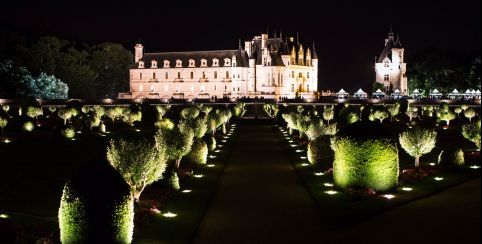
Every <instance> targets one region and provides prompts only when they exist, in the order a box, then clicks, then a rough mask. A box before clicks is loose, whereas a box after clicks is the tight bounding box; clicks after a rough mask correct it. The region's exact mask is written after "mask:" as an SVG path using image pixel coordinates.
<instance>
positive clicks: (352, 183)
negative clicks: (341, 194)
mask: <svg viewBox="0 0 482 244" xmlns="http://www.w3.org/2000/svg"><path fill="white" fill-rule="evenodd" d="M367 133H368V134H369V135H370V136H369V137H368V138H366V137H364V136H363V135H367ZM331 148H332V149H333V151H334V155H335V158H334V162H333V180H334V182H335V185H336V186H337V187H338V188H341V189H346V188H349V187H366V188H370V189H373V190H375V191H381V192H383V191H388V190H390V189H392V188H394V187H396V186H397V184H398V175H399V161H398V148H397V146H396V143H394V142H393V140H391V139H390V136H389V133H388V130H387V129H386V128H385V127H384V126H383V125H380V124H379V123H375V122H363V123H362V122H356V123H354V124H352V125H350V126H348V127H347V128H346V129H345V130H344V131H342V132H340V133H339V135H337V136H336V137H335V138H333V139H332V142H331Z"/></svg>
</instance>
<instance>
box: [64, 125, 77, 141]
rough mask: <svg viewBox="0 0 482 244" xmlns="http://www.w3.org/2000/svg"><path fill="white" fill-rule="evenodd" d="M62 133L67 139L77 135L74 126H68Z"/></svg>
mask: <svg viewBox="0 0 482 244" xmlns="http://www.w3.org/2000/svg"><path fill="white" fill-rule="evenodd" d="M62 135H63V136H64V137H65V138H67V139H72V138H74V137H75V130H74V128H72V127H67V128H64V129H62Z"/></svg>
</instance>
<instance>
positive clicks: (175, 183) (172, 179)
mask: <svg viewBox="0 0 482 244" xmlns="http://www.w3.org/2000/svg"><path fill="white" fill-rule="evenodd" d="M169 173H170V176H169V178H168V179H167V184H168V185H169V187H171V188H172V189H173V190H175V191H179V189H181V185H180V184H179V177H178V176H177V173H176V171H175V170H171V171H169Z"/></svg>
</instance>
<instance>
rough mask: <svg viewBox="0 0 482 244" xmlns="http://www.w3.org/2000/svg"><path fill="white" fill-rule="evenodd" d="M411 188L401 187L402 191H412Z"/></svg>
mask: <svg viewBox="0 0 482 244" xmlns="http://www.w3.org/2000/svg"><path fill="white" fill-rule="evenodd" d="M412 190H413V188H411V187H402V191H412Z"/></svg>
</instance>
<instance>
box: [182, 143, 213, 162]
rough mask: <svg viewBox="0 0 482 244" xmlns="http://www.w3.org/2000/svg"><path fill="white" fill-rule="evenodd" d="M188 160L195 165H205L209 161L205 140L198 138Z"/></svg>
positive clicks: (188, 155) (187, 156) (187, 157)
mask: <svg viewBox="0 0 482 244" xmlns="http://www.w3.org/2000/svg"><path fill="white" fill-rule="evenodd" d="M186 159H187V160H188V162H189V163H191V164H193V165H204V164H206V162H207V159H208V145H207V144H206V142H204V140H203V139H199V138H196V139H194V142H193V144H192V146H191V151H190V152H189V153H188V154H187V155H186Z"/></svg>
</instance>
